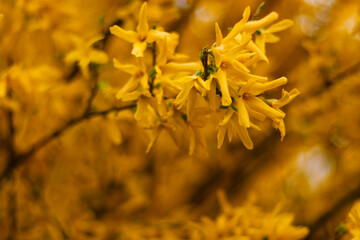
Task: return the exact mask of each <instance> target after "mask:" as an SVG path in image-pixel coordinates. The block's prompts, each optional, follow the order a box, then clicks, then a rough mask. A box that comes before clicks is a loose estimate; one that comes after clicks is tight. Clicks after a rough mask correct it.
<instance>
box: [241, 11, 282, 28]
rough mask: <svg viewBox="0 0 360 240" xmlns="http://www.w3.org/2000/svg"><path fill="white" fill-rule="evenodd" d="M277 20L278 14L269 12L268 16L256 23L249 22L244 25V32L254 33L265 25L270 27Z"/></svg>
mask: <svg viewBox="0 0 360 240" xmlns="http://www.w3.org/2000/svg"><path fill="white" fill-rule="evenodd" d="M278 18H279V14H277V13H276V12H271V13H270V14H268V15H266V16H265V17H263V18H262V19H259V20H256V21H249V22H247V23H246V24H245V27H244V29H243V30H244V31H246V32H250V33H252V32H255V31H256V30H258V29H260V28H264V27H266V26H267V25H270V24H271V23H273V22H274V21H276V20H277V19H278Z"/></svg>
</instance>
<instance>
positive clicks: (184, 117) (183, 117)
mask: <svg viewBox="0 0 360 240" xmlns="http://www.w3.org/2000/svg"><path fill="white" fill-rule="evenodd" d="M181 118H182V119H184V121H187V115H186V114H184V113H183V114H181Z"/></svg>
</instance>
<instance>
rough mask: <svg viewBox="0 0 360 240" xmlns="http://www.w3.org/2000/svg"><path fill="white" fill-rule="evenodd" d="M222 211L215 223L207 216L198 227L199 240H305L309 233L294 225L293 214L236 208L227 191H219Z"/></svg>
mask: <svg viewBox="0 0 360 240" xmlns="http://www.w3.org/2000/svg"><path fill="white" fill-rule="evenodd" d="M218 193H219V194H218V196H219V202H220V205H221V208H222V211H223V212H222V214H220V215H219V216H218V217H217V218H216V220H215V221H213V220H212V219H210V218H208V217H203V218H202V222H201V223H199V224H195V226H197V228H198V230H199V235H201V236H203V237H202V238H199V239H254V240H255V239H259V240H263V239H278V240H285V239H286V240H297V239H303V238H304V237H306V235H307V234H308V232H309V230H308V229H307V228H306V227H301V226H294V225H292V221H293V218H294V217H293V215H292V214H289V213H280V211H279V210H280V208H279V207H277V208H275V209H274V210H273V211H272V212H269V213H267V212H263V211H261V210H260V209H259V208H258V207H256V206H255V205H254V204H252V203H250V202H249V203H247V204H246V205H245V206H242V207H233V206H231V205H230V203H229V202H228V201H227V199H226V197H225V194H224V192H222V191H219V192H218Z"/></svg>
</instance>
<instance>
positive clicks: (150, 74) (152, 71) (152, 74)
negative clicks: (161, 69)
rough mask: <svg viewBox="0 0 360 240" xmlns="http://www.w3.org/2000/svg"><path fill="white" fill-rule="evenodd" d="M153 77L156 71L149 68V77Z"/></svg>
mask: <svg viewBox="0 0 360 240" xmlns="http://www.w3.org/2000/svg"><path fill="white" fill-rule="evenodd" d="M155 76H156V70H155V68H154V67H153V68H151V70H150V73H149V77H151V78H154V77H155Z"/></svg>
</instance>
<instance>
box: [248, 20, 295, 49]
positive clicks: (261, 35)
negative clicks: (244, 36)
mask: <svg viewBox="0 0 360 240" xmlns="http://www.w3.org/2000/svg"><path fill="white" fill-rule="evenodd" d="M292 25H293V21H291V20H289V19H285V20H282V21H280V22H278V23H275V24H273V25H271V26H270V27H269V28H267V29H259V30H257V32H256V35H255V43H256V45H257V46H258V47H259V49H260V50H261V51H262V52H263V53H265V44H266V43H276V42H278V41H279V40H280V39H279V38H278V37H277V36H275V35H274V33H276V32H280V31H283V30H285V29H287V28H289V27H291V26H292Z"/></svg>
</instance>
